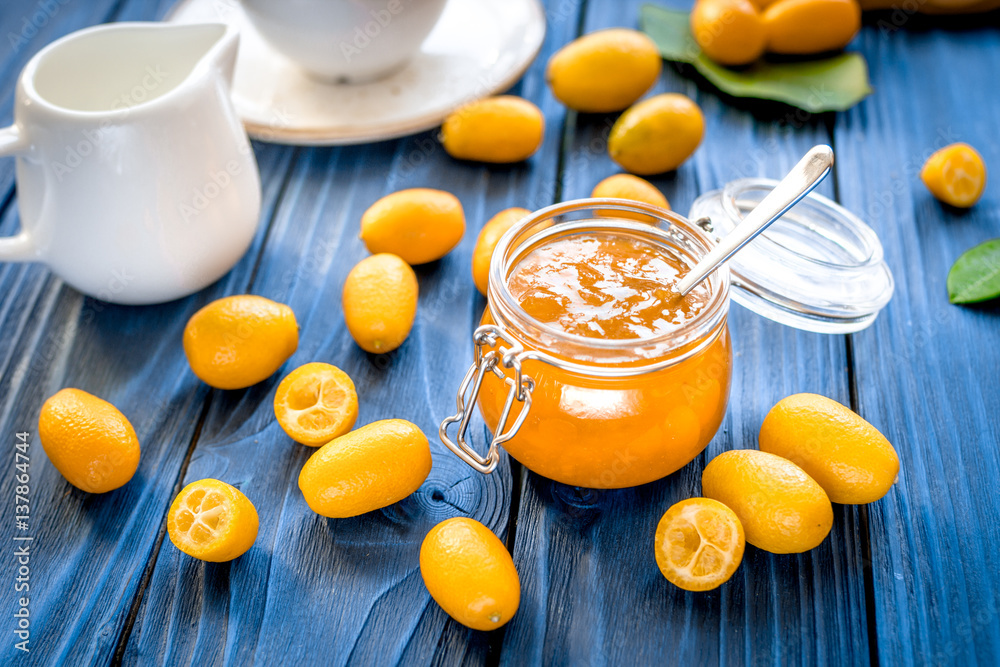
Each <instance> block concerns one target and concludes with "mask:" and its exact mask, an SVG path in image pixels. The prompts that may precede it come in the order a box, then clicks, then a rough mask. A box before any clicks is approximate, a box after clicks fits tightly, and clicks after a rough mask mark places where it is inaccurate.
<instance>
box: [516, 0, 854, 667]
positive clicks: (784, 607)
mask: <svg viewBox="0 0 1000 667" xmlns="http://www.w3.org/2000/svg"><path fill="white" fill-rule="evenodd" d="M641 5H642V3H641V2H632V3H620V4H619V3H616V4H614V5H612V4H611V3H595V2H592V3H589V5H588V10H589V11H588V12H587V16H586V21H585V24H584V32H590V31H592V30H596V29H600V28H605V27H612V26H617V25H621V24H622V23H623V20H622V17H623V16H624V17H638V10H639V7H640V6H641ZM624 23H625V24H626V25H628V24H629V22H628V21H625V22H624ZM653 92H680V93H684V94H686V95H689V96H691V97H693V98H694V99H695V100H696V101H697V102H698V103H699V105H700V106H701V107H702V109H703V110H704V113H705V118H706V122H707V126H706V131H705V139H704V142H703V144H702V146H701V147H700V148H699V150H698V151H697V152H696V153H695V155H694V156H693V158H692V159H691V160H690V161H689V162H687V163H686V164H684V165H683V166H681V167H680V169H678V170H677V171H676V172H675V173H672V174H668V175H665V176H660V177H655V178H652V179H651V180H652V182H653V183H654V184H655V185H657V186H658V187H659V188H660V189H661V190H662V191H663V192H664V194H665V195H666V196H667V199H668V200H669V201H670V202H671V204H672V207H673V208H674V209H675V210H677V211H678V212H680V213H682V214H685V213H686V212H687V210H688V208H689V207H690V205H691V204H692V202H693V201H694V199H695V197H696V196H698V195H699V194H701V193H703V192H705V191H707V190H709V189H714V188H719V187H721V186H722V185H723V184H725V183H726V182H727V181H730V180H732V179H735V178H741V177H749V176H768V177H780V176H781V175H782V174H783V173H785V172H786V171H787V170H788V169H789V168H790V167H791V166H792V165H793V164H795V162H797V161H798V159H799V158H800V157H801V155H802V154H803V153H804V152H805V151H806V150H807V149H808V148H810V147H811V146H813V145H815V144H817V143H828V142H829V141H830V138H829V134H828V132H827V128H826V120H827V119H826V118H825V117H822V116H820V117H808V116H806V115H804V114H799V113H796V112H795V111H794V110H789V109H788V108H787V107H778V106H763V105H756V104H753V103H747V102H737V105H738V106H737V107H736V108H734V107H733V106H731V105H730V103H731V102H732V100H726V101H723V100H721V99H720V98H719V96H718V95H717V94H716V93H715V92H713V91H712V90H710V89H709V88H707V87H705V88H699V87H698V86H697V85H696V84H695V83H692V82H691V81H690V80H687V79H684V78H681V77H680V76H678V74H677V72H676V70H675V69H674V68H673V67H672V66H671V65H670V64H666V65H665V72H664V75H663V76H662V77H661V81H660V82H659V83H658V84H657V87H656V89H655V90H654V91H653ZM616 117H617V114H610V115H607V116H605V115H583V114H580V115H577V114H572V113H570V115H569V123H570V128H569V130H568V131H567V136H569V137H570V140H569V143H568V152H567V156H566V159H565V163H566V172H565V173H564V175H563V182H564V183H565V189H564V191H563V198H564V199H572V198H578V197H586V196H589V194H590V191H591V189H592V188H593V186H594V185H595V184H596V183H597V182H598V181H600V180H601V179H603V178H605V177H606V176H609V175H611V174H613V173H617V172H618V171H620V169H619V168H618V167H617V166H616V165H615V164H614V163H613V162H611V160H610V158H609V157H608V156H607V153H606V142H607V136H608V133H609V131H610V125H611V123H612V122H613V121H614V119H615V118H616ZM832 189H833V188H832V184H831V183H830V182H827V183H824V184H823V185H822V186H821V191H822V192H824V194H827V195H830V194H832ZM730 329H731V332H732V335H733V341H734V366H733V384H732V394H731V399H730V405H729V409H728V414H727V417H726V420H725V422H724V423H723V426H722V428H721V430H720V432H719V434H718V435H717V436H716V438H715V439H714V440H713V441H712V442H711V443H710V444H709V446H708V448H707V450H706V452H705V453H704V454H702V455H701V456H699V457H698V458H697V459H696V460H695V461H694V462H693V463H692V464H690V465H689V466H687V467H686V468H684V469H683V470H681V471H680V472H678V473H675V474H674V475H672V476H671V477H669V478H667V479H665V480H663V481H661V482H656V483H653V484H648V485H645V486H642V487H639V488H635V489H625V490H616V491H594V490H587V489H578V488H574V487H569V486H565V485H562V484H558V483H555V482H552V481H549V480H546V479H544V478H541V477H539V476H537V475H534V474H533V473H528V474H526V475H525V477H524V482H523V486H522V490H521V493H522V500H521V507H520V513H519V515H518V520H517V543H516V545H515V549H514V554H515V563H516V564H517V566H518V568H519V571H520V573H521V577H522V585H523V587H524V590H523V594H522V596H523V597H522V603H521V609H520V611H519V612H518V615H517V616H516V617H515V618H514V620H513V621H512V622H511V624H510V626H509V628H508V629H507V635H506V637H505V642H504V652H503V655H502V663H503V664H511V665H517V664H588V665H603V664H609V665H614V664H656V663H659V662H662V661H663V660H664V659H667V661H668V662H677V663H678V664H742V663H747V664H774V663H776V664H796V663H819V664H824V663H826V664H862V663H864V662H866V661H867V659H868V645H867V641H866V626H865V624H866V620H865V601H864V584H863V579H862V567H861V545H860V537H861V536H860V532H859V525H858V520H857V512H856V510H854V509H853V508H841V507H838V508H836V520H835V526H834V530H833V532H832V533H831V536H830V537H829V538H828V539H827V540H826V541H825V542H824V543H823V544H822V545H821V546H820V547H819V548H817V549H815V550H813V551H811V552H809V553H806V554H802V555H785V556H776V555H773V554H768V553H765V552H762V551H760V550H758V549H756V548H754V547H749V546H748V548H747V553H746V556H745V557H744V562H743V565H742V566H741V567H740V569H739V570H738V571H737V573H736V575H735V576H734V578H733V579H732V580H731V581H730V582H729V583H728V584H726V585H725V586H723V587H722V588H721V589H719V590H716V591H712V592H709V593H687V592H684V591H682V590H680V589H678V588H676V587H674V586H673V585H671V584H670V583H669V582H667V581H666V580H665V579H664V578H663V575H662V574H661V573H660V571H659V569H658V568H657V566H656V562H655V560H654V556H653V535H654V533H655V530H656V524H657V522H658V521H659V519H660V516H661V515H662V514H663V513H664V512H665V511H666V509H667V508H668V507H669V506H670V505H672V504H673V503H675V502H677V501H680V500H682V499H684V498H688V497H691V496H698V495H700V494H701V483H700V477H701V470H702V469H703V468H704V465H705V463H706V462H707V461H709V460H711V458H712V457H713V456H715V455H716V454H718V453H719V452H721V451H724V450H728V449H742V448H756V446H757V431H758V429H759V427H760V423H761V421H762V420H763V418H764V415H765V414H766V413H767V410H769V409H770V408H771V406H772V405H774V403H776V402H777V401H778V400H780V399H781V398H783V397H784V396H786V395H788V394H791V393H795V392H800V391H811V392H816V393H821V394H825V395H827V396H830V397H832V398H834V399H837V400H840V401H842V402H844V403H847V402H848V401H849V396H848V382H847V379H848V378H847V366H846V361H845V341H844V338H843V337H840V336H823V335H819V334H810V333H804V332H797V331H795V330H792V329H789V328H787V327H783V326H780V325H778V324H775V323H773V322H768V321H766V320H764V319H763V318H761V317H759V316H757V315H755V314H753V313H751V312H749V311H746V310H744V309H742V308H741V307H739V306H736V305H734V306H733V308H732V311H731V315H730ZM667 656H669V658H667Z"/></svg>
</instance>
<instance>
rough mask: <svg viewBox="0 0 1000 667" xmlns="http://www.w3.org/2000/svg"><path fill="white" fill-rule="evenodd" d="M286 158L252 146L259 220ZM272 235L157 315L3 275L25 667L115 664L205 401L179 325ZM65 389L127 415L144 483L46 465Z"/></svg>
mask: <svg viewBox="0 0 1000 667" xmlns="http://www.w3.org/2000/svg"><path fill="white" fill-rule="evenodd" d="M85 4H86V6H87V7H88V8H89V10H91V11H92V12H97V13H96V14H95V16H97V17H98V18H97V19H96V20H103V19H104V18H108V17H111V16H113V15H114V14H113V10H114V9H116V8H117V9H126V10H129V11H132V12H138V13H139V14H144V13H145V14H148V15H150V16H153V15H154V14H155V12H157V11H159V8H157V7H155V6H153V5H151V4H148V3H146V4H143V6H142V7H137V6H136V5H138V4H142V3H134V4H127V5H126V6H125V7H112V4H111V3H107V4H106V6H104V8H103V10H101V8H100V7H99V5H98V3H85ZM99 10H100V11H99ZM90 16H91V14H87V15H86V16H84V17H83V18H81V16H78V14H77V12H75V11H70V8H69V7H68V6H67V8H66V12H65V13H60V14H59V15H58V16H57V17H55V18H65V19H66V21H67V23H66V24H58V25H57V24H55V23H53V24H52V25H51V26H50V29H51V30H52V31H55V32H58V33H60V34H61V33H65V32H68V31H69V30H72V29H76V28H79V27H83V24H82V23H80V21H82V20H85V19H86V18H88V17H90ZM55 18H54V19H53V20H54V21H55ZM40 38H41V37H40ZM37 46H40V45H33V47H37ZM5 83H7V80H6V79H5ZM292 155H293V151H292V150H290V149H286V148H277V147H258V158H259V160H260V166H261V170H262V173H263V175H264V177H265V184H266V185H265V200H264V220H265V221H266V220H268V219H269V215H270V213H269V212H270V210H272V209H273V207H274V204H275V201H276V198H277V194H278V190H279V186H280V184H281V182H282V179H281V175H282V174H283V173H285V172H286V171H287V168H288V165H289V163H290V161H291V157H292ZM4 167H5V168H7V167H8V165H7V163H4ZM17 223H18V221H17V211H16V199H15V200H13V202H12V204H11V205H9V206H8V207H7V209H6V211H5V212H4V219H3V224H2V228H3V230H4V231H9V230H12V229H15V228H16V226H17ZM266 231H267V226H266V224H265V225H262V226H261V228H260V230H259V232H258V234H257V236H256V238H255V240H254V243H253V246H252V247H251V249H250V251H249V252H248V253H247V255H246V256H245V257H244V259H243V260H242V261H241V262H240V264H239V265H238V266H237V268H236V269H234V271H232V272H231V273H230V274H228V275H227V276H226V277H225V278H223V279H222V280H221V281H220V282H219V283H217V284H216V285H213V286H212V287H210V288H208V289H206V290H204V291H203V292H202V293H200V294H198V295H196V296H194V297H191V298H189V299H184V300H180V301H175V302H173V303H170V304H165V305H163V306H156V307H149V308H127V307H118V306H111V305H109V304H105V303H102V302H99V301H96V300H93V299H89V298H84V297H82V296H81V295H80V294H78V293H76V292H75V291H73V290H72V289H69V288H66V287H64V286H63V285H62V283H61V282H60V281H59V280H58V279H56V278H54V277H52V276H51V275H50V274H49V273H48V272H47V271H46V270H45V269H44V268H43V267H40V266H37V265H3V266H0V289H2V290H3V291H2V292H0V294H2V297H0V299H2V301H0V330H2V331H3V332H4V336H3V338H2V342H0V372H2V375H0V397H2V398H0V428H2V429H3V432H4V433H10V434H13V433H14V432H16V431H21V430H24V431H28V432H30V433H32V438H31V442H32V445H31V450H30V455H31V457H32V463H31V471H30V474H31V510H32V511H31V516H32V519H31V527H30V530H29V531H27V533H26V534H28V535H31V536H33V537H34V541H33V542H32V546H33V549H34V551H33V554H32V557H31V577H32V578H31V582H30V583H31V590H30V593H31V595H30V598H31V614H32V617H31V618H32V626H31V630H32V635H31V637H32V643H31V649H32V652H31V654H30V657H29V661H30V662H31V663H33V664H65V663H74V664H80V663H88V662H100V663H105V662H109V661H110V660H111V657H112V655H113V653H114V651H115V648H116V646H117V644H118V642H119V638H120V636H121V633H122V631H123V628H124V627H125V625H126V619H127V616H128V613H129V610H130V609H131V607H132V603H133V600H134V599H135V598H136V593H137V591H138V590H139V588H140V584H141V582H142V581H143V575H144V572H145V570H146V567H147V565H148V563H149V561H150V558H151V557H152V556H153V555H154V553H155V548H156V546H157V544H158V540H159V537H160V528H161V526H162V525H163V519H164V515H165V510H166V507H167V505H168V504H169V502H170V501H171V499H172V497H173V495H174V493H175V487H176V484H177V482H178V481H179V480H178V477H179V474H180V470H181V467H182V465H183V463H184V461H185V460H186V457H187V454H188V450H189V443H190V442H191V440H192V437H193V435H194V432H195V428H196V425H197V423H198V419H199V416H200V415H201V414H202V412H203V408H204V401H205V398H206V396H207V395H208V392H207V391H206V389H205V388H203V387H202V386H200V385H199V383H198V382H197V381H195V379H194V378H193V377H192V376H191V375H190V372H189V371H188V369H187V363H186V361H185V359H184V355H183V352H182V349H181V345H180V336H181V329H182V327H183V325H184V323H185V321H186V320H187V318H188V317H189V316H190V315H191V314H192V313H193V312H194V310H196V309H197V308H198V307H200V306H201V305H203V304H204V303H205V302H206V300H208V299H210V298H213V296H219V295H221V294H223V293H226V292H231V291H233V290H237V291H238V290H241V289H242V288H243V287H244V286H245V285H246V284H247V282H248V280H249V277H250V274H251V273H252V270H253V267H254V265H255V261H256V257H257V255H258V254H259V252H260V249H261V247H262V245H263V242H264V239H265V235H266ZM65 386H76V387H79V388H82V389H85V390H87V391H90V392H92V393H95V394H97V395H99V396H102V397H103V398H106V399H108V400H110V401H111V402H112V403H114V404H115V405H117V406H118V407H119V408H120V409H121V410H122V411H123V412H124V413H125V414H126V415H127V416H129V417H130V419H131V420H132V423H133V425H134V426H135V428H136V431H137V433H138V436H139V439H140V443H141V447H142V459H141V462H140V466H139V470H138V472H137V473H136V476H135V477H134V478H133V480H132V481H131V482H130V483H129V484H127V485H126V486H124V487H122V488H121V489H119V490H116V491H114V492H111V493H108V494H104V495H100V496H95V495H89V494H85V493H82V492H80V491H78V490H75V489H73V488H72V487H70V486H69V484H68V483H66V482H65V480H64V479H63V478H62V477H61V476H60V475H59V474H58V473H57V472H56V470H55V469H54V468H53V467H52V466H51V465H50V463H49V461H48V459H47V458H46V457H45V455H44V453H43V451H42V449H41V446H40V444H39V443H38V440H37V437H36V436H35V432H36V424H37V419H38V411H39V409H40V407H41V404H42V402H43V401H44V399H45V398H46V397H48V396H49V395H51V394H52V393H54V392H55V391H57V390H58V389H60V388H62V387H65ZM14 483H15V482H14V478H13V476H12V475H8V476H4V479H3V480H2V482H0V490H2V492H3V493H4V494H5V495H6V496H7V497H13V494H14ZM11 530H13V528H11ZM15 566H16V563H15V562H14V560H13V559H5V560H4V562H3V563H2V565H0V575H2V576H4V577H7V578H8V579H9V580H13V577H14V568H15ZM17 657H22V656H21V654H20V653H19V652H17V651H16V650H15V649H14V647H13V642H6V643H4V645H3V647H2V648H0V661H2V662H3V663H4V664H13V661H14V660H15V658H17Z"/></svg>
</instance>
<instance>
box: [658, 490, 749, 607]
mask: <svg viewBox="0 0 1000 667" xmlns="http://www.w3.org/2000/svg"><path fill="white" fill-rule="evenodd" d="M655 544H656V564H657V565H659V566H660V572H662V573H663V576H664V577H666V578H667V580H668V581H669V582H670V583H672V584H674V585H675V586H678V587H680V588H683V589H684V590H686V591H708V590H711V589H713V588H718V587H719V586H720V585H722V584H724V583H725V582H726V581H728V580H729V578H730V577H731V576H733V573H734V572H736V568H738V567H739V566H740V562H742V560H743V550H744V548H745V547H746V539H745V537H744V534H743V524H741V523H740V520H739V518H737V516H736V514H735V513H734V512H733V511H732V510H731V509H729V508H728V507H726V506H725V505H723V504H722V503H720V502H718V501H716V500H711V499H709V498H688V499H687V500H682V501H680V502H679V503H676V504H674V505H673V506H671V507H670V509H668V510H667V511H666V513H665V514H664V515H663V518H661V519H660V523H659V525H657V526H656V543H655Z"/></svg>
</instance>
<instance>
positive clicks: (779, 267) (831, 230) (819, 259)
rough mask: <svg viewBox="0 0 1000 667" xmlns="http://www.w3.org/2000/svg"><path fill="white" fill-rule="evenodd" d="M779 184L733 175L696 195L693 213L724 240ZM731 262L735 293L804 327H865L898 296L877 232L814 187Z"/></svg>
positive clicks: (788, 322)
mask: <svg viewBox="0 0 1000 667" xmlns="http://www.w3.org/2000/svg"><path fill="white" fill-rule="evenodd" d="M777 183H778V181H774V180H770V179H763V178H744V179H739V180H736V181H732V182H730V183H728V184H726V186H725V187H724V188H723V189H722V190H713V191H711V192H708V193H706V194H704V195H702V196H701V197H699V198H698V199H697V200H695V202H694V204H693V205H692V206H691V211H690V213H689V214H688V218H689V219H690V220H692V221H694V222H695V223H696V224H698V225H699V226H700V227H702V228H703V229H704V230H705V231H706V232H708V234H709V235H710V236H713V237H714V238H715V239H716V241H718V240H719V239H721V238H722V237H723V236H725V235H726V234H728V233H729V232H731V231H732V230H733V228H734V227H735V226H736V225H737V224H739V222H740V221H742V220H743V216H744V215H745V214H746V213H747V212H749V211H750V209H752V208H753V207H754V206H756V205H757V204H758V203H759V202H760V201H761V199H763V198H764V197H765V196H767V194H768V193H769V192H770V191H771V190H773V189H774V186H775V185H777ZM728 264H729V268H730V274H731V277H732V288H733V289H732V291H731V294H732V298H733V300H735V301H736V302H738V303H740V304H741V305H743V306H745V307H747V308H749V309H750V310H752V311H754V312H755V313H757V314H759V315H763V316H764V317H766V318H768V319H771V320H774V321H776V322H780V323H782V324H786V325H788V326H792V327H796V328H798V329H804V330H806V331H816V332H820V333H850V332H853V331H860V330H861V329H864V328H865V327H867V326H869V325H870V324H871V323H872V322H874V321H875V318H876V316H878V313H879V311H881V310H882V308H883V307H884V306H885V305H886V304H887V303H888V302H889V299H890V298H892V291H893V280H892V273H891V272H890V271H889V267H888V266H887V265H886V263H885V260H884V259H883V253H882V244H881V243H880V242H879V239H878V235H876V234H875V232H874V230H872V228H871V227H869V226H868V225H866V224H865V223H864V222H862V221H861V220H860V219H859V218H858V217H857V216H855V215H854V214H853V213H851V212H850V211H848V210H847V209H845V208H844V207H842V206H840V205H839V204H837V203H836V202H833V201H831V200H830V199H827V198H826V197H823V196H821V195H817V194H813V193H810V194H809V195H807V196H806V197H805V198H804V199H802V201H800V202H799V203H798V204H796V205H795V206H793V207H792V208H791V209H790V210H789V211H788V212H787V213H785V214H784V215H783V216H782V217H781V218H779V219H778V220H777V221H775V222H774V223H773V224H772V225H771V226H770V227H768V228H767V230H766V231H764V233H762V234H761V235H760V236H758V237H757V238H756V239H754V240H753V241H751V242H750V243H749V244H748V245H747V246H746V247H744V248H743V249H742V250H740V251H739V252H738V253H737V254H736V255H734V256H733V257H732V259H730V260H729V262H728Z"/></svg>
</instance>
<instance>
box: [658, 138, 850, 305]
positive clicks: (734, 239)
mask: <svg viewBox="0 0 1000 667" xmlns="http://www.w3.org/2000/svg"><path fill="white" fill-rule="evenodd" d="M832 166H833V149H832V148H830V147H829V146H826V145H823V144H820V145H819V146H813V147H812V148H810V149H809V152H808V153H806V154H805V156H804V157H803V158H802V159H801V160H799V163H798V164H796V165H795V166H794V167H792V170H791V171H789V172H788V174H787V175H786V176H785V177H784V178H783V179H781V181H779V182H778V184H777V185H775V186H774V189H773V190H771V192H770V193H768V195H767V196H766V197H764V198H763V199H762V200H761V201H760V203H759V204H757V205H756V206H754V207H753V209H752V210H751V211H750V212H749V213H747V214H746V216H745V217H744V218H743V222H741V223H740V224H738V225H736V227H735V229H733V231H731V232H729V233H728V234H726V236H725V237H723V239H722V240H721V241H719V245H717V246H715V247H714V248H712V250H710V251H709V253H708V254H707V255H705V256H704V257H702V258H701V261H700V262H698V263H697V264H695V265H694V268H693V269H691V271H690V272H689V273H688V274H687V275H686V276H684V278H683V279H682V280H681V281H680V282H679V283H677V286H676V287H675V288H674V291H675V292H676V293H677V294H678V295H679V296H684V295H686V294H687V293H688V292H690V291H691V290H692V289H694V288H695V285H697V284H698V283H700V282H701V281H703V280H704V279H705V278H707V277H708V276H710V275H711V274H712V272H713V271H715V270H716V269H717V268H719V267H720V266H722V265H723V264H724V263H725V262H726V261H727V260H728V259H729V258H730V257H732V256H733V255H735V254H736V253H737V252H738V251H739V249H740V248H742V247H743V246H745V245H746V244H747V243H749V242H750V241H752V240H753V239H754V238H755V237H756V236H757V235H758V234H760V233H761V232H762V231H764V230H765V229H767V228H768V226H769V225H770V224H771V223H772V222H774V221H775V220H777V219H778V218H780V217H781V216H782V215H784V214H785V213H786V212H787V211H788V209H790V208H791V207H793V206H795V204H797V203H798V202H799V201H800V200H801V199H802V198H803V197H805V196H806V195H807V194H809V193H810V192H811V191H812V189H813V188H815V187H816V185H817V184H818V183H819V182H820V181H821V180H823V177H824V176H826V175H827V174H828V173H830V168H831V167H832Z"/></svg>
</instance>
